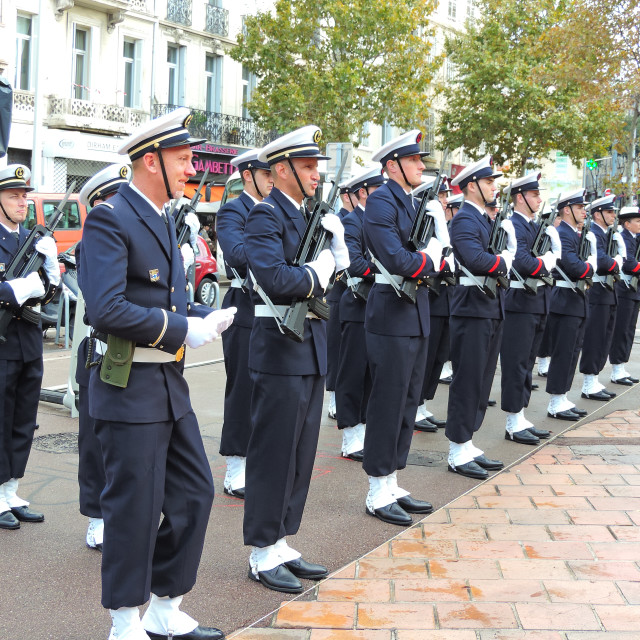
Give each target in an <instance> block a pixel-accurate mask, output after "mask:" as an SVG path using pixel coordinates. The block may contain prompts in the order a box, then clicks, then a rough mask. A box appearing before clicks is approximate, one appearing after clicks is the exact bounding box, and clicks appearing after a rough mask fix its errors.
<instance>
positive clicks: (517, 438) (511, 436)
mask: <svg viewBox="0 0 640 640" xmlns="http://www.w3.org/2000/svg"><path fill="white" fill-rule="evenodd" d="M504 439H505V440H512V441H513V442H517V443H518V444H540V438H538V437H536V436H534V435H533V433H530V432H529V430H528V429H523V430H522V431H516V432H515V433H509V432H508V431H505V432H504Z"/></svg>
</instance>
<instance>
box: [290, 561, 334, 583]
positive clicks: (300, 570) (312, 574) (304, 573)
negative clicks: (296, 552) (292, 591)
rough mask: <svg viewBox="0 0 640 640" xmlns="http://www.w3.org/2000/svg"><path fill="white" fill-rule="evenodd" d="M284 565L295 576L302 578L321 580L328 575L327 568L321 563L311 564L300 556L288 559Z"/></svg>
mask: <svg viewBox="0 0 640 640" xmlns="http://www.w3.org/2000/svg"><path fill="white" fill-rule="evenodd" d="M284 566H285V567H287V569H289V571H291V573H293V575H294V576H295V577H296V578H302V579H303V580H322V578H326V577H327V576H328V575H329V569H327V567H324V566H323V565H321V564H313V563H312V562H307V561H306V560H303V559H302V558H297V559H296V560H289V562H285V563H284Z"/></svg>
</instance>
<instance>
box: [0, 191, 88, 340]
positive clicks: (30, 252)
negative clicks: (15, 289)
mask: <svg viewBox="0 0 640 640" xmlns="http://www.w3.org/2000/svg"><path fill="white" fill-rule="evenodd" d="M75 188H76V182H75V180H74V181H73V182H72V183H71V185H70V186H69V188H68V189H67V192H66V193H65V194H64V198H62V200H61V201H60V202H59V203H58V206H57V207H56V208H55V210H54V212H53V214H52V215H51V217H50V218H49V223H48V224H45V225H44V226H43V225H41V224H37V225H36V226H35V227H33V229H31V231H30V233H29V235H28V236H27V239H26V240H25V242H24V244H23V245H22V246H21V247H20V248H19V249H18V252H17V253H16V255H15V256H14V257H13V259H12V260H11V262H10V263H9V266H8V267H7V269H6V270H5V272H4V278H3V279H4V281H7V280H15V279H17V278H26V277H27V276H28V275H29V274H30V273H36V272H39V275H40V277H41V278H42V279H43V281H44V283H45V284H46V285H47V289H48V290H47V291H46V293H45V295H44V297H43V298H41V299H31V300H27V301H26V302H25V303H24V304H23V305H22V306H21V307H20V311H19V315H16V313H15V312H12V311H10V310H8V309H0V344H4V343H5V342H6V341H7V329H8V328H9V323H10V322H11V320H12V319H13V318H14V317H20V318H22V319H23V320H26V321H27V322H31V323H33V324H38V323H39V322H40V314H39V313H38V312H36V311H33V310H31V309H29V307H31V306H33V305H35V304H40V303H42V304H46V303H47V302H49V301H50V300H51V298H53V296H54V294H55V292H56V287H55V286H51V285H50V284H49V280H48V278H47V276H46V273H44V270H43V269H42V267H43V265H44V260H45V258H44V256H43V255H42V254H41V253H39V252H38V251H37V250H36V244H38V241H39V240H41V239H42V238H46V237H49V236H53V232H54V231H55V229H56V227H57V226H58V224H59V223H60V220H61V219H62V216H63V214H64V208H65V206H66V204H67V201H68V200H69V197H70V196H71V194H72V193H73V190H74V189H75Z"/></svg>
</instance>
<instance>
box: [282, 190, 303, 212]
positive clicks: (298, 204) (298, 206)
mask: <svg viewBox="0 0 640 640" xmlns="http://www.w3.org/2000/svg"><path fill="white" fill-rule="evenodd" d="M280 193H281V194H282V195H283V196H284V197H285V198H286V199H287V200H288V201H289V202H290V203H291V204H292V205H293V206H294V207H295V208H296V209H298V211H300V209H301V208H302V202H304V200H303V201H302V202H298V201H297V200H295V199H294V198H292V197H291V196H290V195H289V194H288V193H285V192H284V191H280Z"/></svg>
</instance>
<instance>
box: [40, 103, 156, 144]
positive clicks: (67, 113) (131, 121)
mask: <svg viewBox="0 0 640 640" xmlns="http://www.w3.org/2000/svg"><path fill="white" fill-rule="evenodd" d="M148 119H149V114H148V113H146V112H144V111H138V110H136V109H129V108H128V107H121V106H119V105H115V104H96V103H95V102H91V101H90V100H77V99H75V98H59V97H57V96H51V97H50V98H49V114H48V117H47V121H46V125H47V126H48V127H51V128H53V129H81V130H85V131H96V132H101V133H108V134H111V135H116V134H119V135H127V134H130V133H131V132H132V131H133V130H134V129H136V128H137V127H139V126H140V125H141V124H143V123H145V122H146V121H147V120H148Z"/></svg>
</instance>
